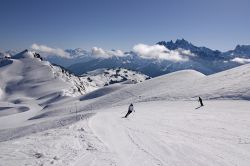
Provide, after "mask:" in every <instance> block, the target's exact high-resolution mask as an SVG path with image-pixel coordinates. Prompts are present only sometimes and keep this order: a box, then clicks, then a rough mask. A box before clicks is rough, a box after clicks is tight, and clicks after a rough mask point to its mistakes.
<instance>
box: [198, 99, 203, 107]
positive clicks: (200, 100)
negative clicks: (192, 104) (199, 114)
mask: <svg viewBox="0 0 250 166" xmlns="http://www.w3.org/2000/svg"><path fill="white" fill-rule="evenodd" d="M199 102H200V104H201V107H202V106H204V105H203V102H202V99H201V97H199Z"/></svg>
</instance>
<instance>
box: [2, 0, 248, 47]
mask: <svg viewBox="0 0 250 166" xmlns="http://www.w3.org/2000/svg"><path fill="white" fill-rule="evenodd" d="M0 21H1V24H0V48H2V49H5V50H6V49H13V48H19V49H23V48H28V47H30V45H31V44H32V43H37V44H44V45H48V46H50V47H59V48H77V47H81V48H85V49H90V48H91V47H93V46H98V47H102V48H105V49H122V50H130V49H132V47H133V45H135V44H137V43H145V44H154V43H156V42H158V41H161V40H171V39H173V40H175V39H176V38H185V39H186V40H188V41H191V42H192V43H194V44H196V45H198V46H208V47H210V48H213V49H220V50H227V49H233V48H234V47H235V46H236V44H250V0H206V1H205V0H0Z"/></svg>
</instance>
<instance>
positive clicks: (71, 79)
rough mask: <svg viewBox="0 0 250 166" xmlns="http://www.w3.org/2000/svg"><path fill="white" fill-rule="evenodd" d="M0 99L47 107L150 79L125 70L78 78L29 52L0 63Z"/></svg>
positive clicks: (97, 73) (110, 70) (92, 73)
mask: <svg viewBox="0 0 250 166" xmlns="http://www.w3.org/2000/svg"><path fill="white" fill-rule="evenodd" d="M0 77H1V80H0V99H1V100H2V101H6V102H12V103H17V102H18V103H20V102H26V100H27V101H29V100H31V101H33V102H34V103H37V104H38V105H46V104H48V103H51V102H53V101H56V100H60V98H64V97H65V96H79V95H83V94H86V93H89V92H91V91H94V90H96V89H99V88H101V87H103V86H106V85H109V84H114V83H119V82H124V81H127V82H128V81H131V82H130V83H137V82H142V81H144V80H146V79H148V78H149V77H147V76H146V75H143V74H140V73H137V72H134V71H129V70H126V69H115V70H112V69H109V70H108V69H107V70H104V69H103V70H99V71H98V72H97V71H95V72H91V74H85V75H84V76H81V77H78V76H75V75H74V74H72V73H70V72H69V71H68V70H67V69H65V68H63V67H60V66H56V65H52V64H51V63H49V62H48V61H44V60H43V58H42V57H41V56H40V55H39V54H37V53H35V52H31V51H28V50H25V51H23V52H20V53H18V54H16V55H14V56H12V57H11V58H10V57H2V58H1V59H0Z"/></svg>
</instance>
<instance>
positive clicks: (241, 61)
mask: <svg viewBox="0 0 250 166" xmlns="http://www.w3.org/2000/svg"><path fill="white" fill-rule="evenodd" d="M231 61H232V62H236V63H240V64H245V63H250V59H246V58H238V57H236V58H234V59H232V60H231Z"/></svg>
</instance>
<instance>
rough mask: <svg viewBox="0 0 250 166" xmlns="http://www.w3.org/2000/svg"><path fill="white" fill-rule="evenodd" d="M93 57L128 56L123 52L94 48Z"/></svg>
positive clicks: (92, 50)
mask: <svg viewBox="0 0 250 166" xmlns="http://www.w3.org/2000/svg"><path fill="white" fill-rule="evenodd" d="M91 52H92V55H93V56H96V57H101V58H110V57H113V56H117V57H122V56H126V55H125V54H124V52H123V51H121V50H104V49H102V48H98V47H93V48H92V49H91Z"/></svg>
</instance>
